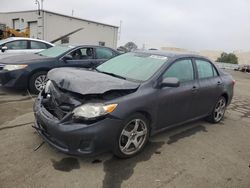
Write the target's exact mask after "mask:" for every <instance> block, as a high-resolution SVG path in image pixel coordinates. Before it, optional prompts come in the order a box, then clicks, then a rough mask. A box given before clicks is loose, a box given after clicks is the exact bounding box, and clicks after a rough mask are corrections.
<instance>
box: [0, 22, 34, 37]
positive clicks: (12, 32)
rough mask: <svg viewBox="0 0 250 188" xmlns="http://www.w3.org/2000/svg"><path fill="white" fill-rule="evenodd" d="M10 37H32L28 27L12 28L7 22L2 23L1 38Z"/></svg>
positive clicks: (0, 26) (0, 28)
mask: <svg viewBox="0 0 250 188" xmlns="http://www.w3.org/2000/svg"><path fill="white" fill-rule="evenodd" d="M9 37H30V29H29V28H28V27H27V28H25V29H24V30H23V31H21V30H19V29H12V28H10V27H8V26H6V25H5V24H0V40H2V39H6V38H9Z"/></svg>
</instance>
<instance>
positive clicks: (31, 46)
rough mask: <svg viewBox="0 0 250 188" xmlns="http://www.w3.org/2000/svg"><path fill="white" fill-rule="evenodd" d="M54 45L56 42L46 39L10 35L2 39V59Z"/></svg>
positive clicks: (0, 54)
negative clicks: (52, 42)
mask: <svg viewBox="0 0 250 188" xmlns="http://www.w3.org/2000/svg"><path fill="white" fill-rule="evenodd" d="M53 46H54V44H51V43H49V42H46V41H44V40H38V39H32V38H24V37H10V38H7V39H4V40H0V59H2V58H5V57H8V56H12V55H14V54H23V53H36V52H40V51H42V50H44V49H48V48H51V47H53Z"/></svg>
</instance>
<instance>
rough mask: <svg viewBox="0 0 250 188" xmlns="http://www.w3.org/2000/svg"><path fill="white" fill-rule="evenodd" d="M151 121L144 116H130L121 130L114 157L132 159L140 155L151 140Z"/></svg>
mask: <svg viewBox="0 0 250 188" xmlns="http://www.w3.org/2000/svg"><path fill="white" fill-rule="evenodd" d="M149 132H150V129H149V121H148V120H147V118H145V117H144V116H143V115H142V114H139V113H137V114H135V115H132V116H130V117H129V118H128V119H127V120H126V121H125V122H124V126H123V128H122V129H121V130H120V132H119V135H118V137H117V139H116V143H115V147H114V151H113V152H114V155H115V156H117V157H119V158H130V157H133V156H134V155H136V154H138V153H140V152H141V151H142V150H143V148H144V147H145V145H146V144H147V142H148V139H149Z"/></svg>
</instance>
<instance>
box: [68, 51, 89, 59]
mask: <svg viewBox="0 0 250 188" xmlns="http://www.w3.org/2000/svg"><path fill="white" fill-rule="evenodd" d="M70 55H71V56H72V58H73V60H78V59H93V58H94V53H93V48H80V49H77V50H74V51H73V52H71V53H70Z"/></svg>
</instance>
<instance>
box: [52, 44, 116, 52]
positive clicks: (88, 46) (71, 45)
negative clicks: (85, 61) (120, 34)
mask: <svg viewBox="0 0 250 188" xmlns="http://www.w3.org/2000/svg"><path fill="white" fill-rule="evenodd" d="M56 46H65V47H69V48H81V47H86V48H98V47H101V48H108V49H111V50H113V51H115V52H118V53H119V51H117V50H116V49H113V48H110V47H108V46H100V45H92V44H56Z"/></svg>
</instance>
